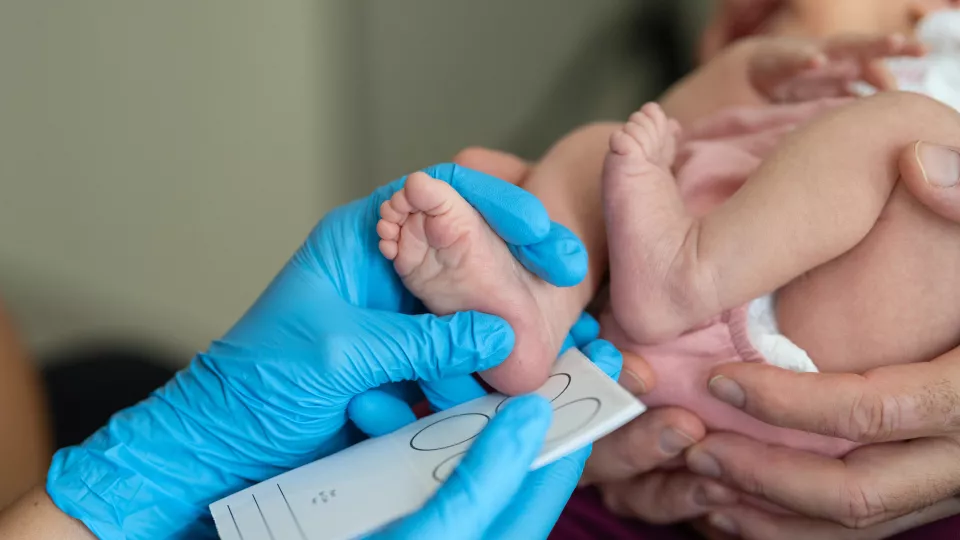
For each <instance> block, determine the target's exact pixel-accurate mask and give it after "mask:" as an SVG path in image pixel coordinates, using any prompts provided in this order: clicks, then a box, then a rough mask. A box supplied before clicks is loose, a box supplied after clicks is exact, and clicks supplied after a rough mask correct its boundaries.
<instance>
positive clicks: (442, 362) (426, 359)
mask: <svg viewBox="0 0 960 540" xmlns="http://www.w3.org/2000/svg"><path fill="white" fill-rule="evenodd" d="M374 316H375V317H377V321H376V325H375V326H372V327H373V328H376V332H371V336H370V337H369V339H370V340H376V341H379V343H378V345H381V347H378V348H379V349H380V350H387V351H389V356H391V357H392V358H384V357H380V358H378V359H377V360H376V361H377V363H378V366H377V367H378V368H379V369H377V370H375V371H376V372H377V374H376V378H377V381H376V383H377V385H380V384H386V383H389V382H401V381H414V380H418V381H436V380H440V379H444V378H449V377H456V376H459V375H469V374H471V373H476V372H478V371H484V370H487V369H490V368H492V367H494V366H497V365H499V364H500V363H501V362H503V361H504V360H505V359H506V358H507V356H509V355H510V351H512V350H513V342H514V335H513V329H511V328H510V325H509V324H507V322H506V321H505V320H503V319H501V318H500V317H496V316H494V315H487V314H486V313H480V312H476V311H466V312H461V313H455V314H453V315H447V316H443V317H438V316H436V315H401V314H395V313H383V312H377V313H375V314H374Z"/></svg>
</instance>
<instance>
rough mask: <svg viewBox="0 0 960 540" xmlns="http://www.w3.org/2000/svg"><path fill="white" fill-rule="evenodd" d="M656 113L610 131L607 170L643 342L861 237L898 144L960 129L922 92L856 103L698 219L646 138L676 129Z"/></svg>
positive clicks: (620, 292) (607, 191) (628, 300)
mask: <svg viewBox="0 0 960 540" xmlns="http://www.w3.org/2000/svg"><path fill="white" fill-rule="evenodd" d="M891 111H897V112H896V113H895V114H894V113H891ZM658 112H659V111H658V110H657V109H655V108H653V107H650V108H648V109H646V110H645V111H643V112H642V113H641V114H639V115H636V116H635V117H632V118H631V122H629V123H628V124H627V126H626V127H625V128H624V131H623V132H621V133H618V134H617V135H615V136H614V138H612V139H611V150H612V151H611V153H610V155H609V157H608V160H607V163H606V166H605V173H604V199H605V205H606V210H607V220H608V229H609V230H610V243H611V250H610V251H611V260H610V271H611V300H612V308H613V311H614V314H615V315H616V318H617V320H618V322H619V323H620V324H621V326H623V328H624V330H625V331H626V332H627V334H628V335H630V336H631V338H633V339H634V340H637V341H640V342H656V341H661V340H665V339H669V338H671V337H673V336H676V335H679V334H680V333H682V332H684V331H686V330H688V329H690V328H691V327H693V326H695V325H697V324H699V323H702V322H704V321H706V320H708V319H709V318H711V317H712V316H715V315H717V314H719V313H721V312H722V311H723V310H726V309H730V308H733V307H736V306H739V305H742V304H744V303H746V302H747V301H749V300H751V299H754V298H757V297H760V296H762V295H764V294H767V293H770V292H772V291H774V290H776V289H778V288H780V287H782V286H783V285H785V284H787V283H788V282H790V281H791V280H793V279H794V278H796V277H797V276H799V275H801V274H803V273H804V272H806V271H808V270H810V269H812V268H815V267H817V266H820V265H822V264H824V263H826V262H828V261H830V260H832V259H834V258H836V257H838V256H839V255H841V254H843V253H845V252H847V251H848V250H850V249H851V248H853V247H854V246H856V245H857V244H858V243H860V241H861V240H863V239H864V238H865V237H866V236H867V234H868V233H869V232H870V230H871V229H872V228H873V227H874V225H875V224H876V222H877V218H878V217H879V216H880V213H881V210H883V208H884V206H885V205H886V204H887V200H888V199H889V198H890V194H891V192H892V190H893V187H894V185H895V183H896V181H897V178H898V171H897V156H898V155H899V151H900V149H901V148H902V147H903V146H905V145H906V144H908V143H909V142H910V141H913V140H917V139H921V138H925V137H926V138H930V137H933V138H934V139H937V138H939V139H947V135H946V134H947V133H949V132H950V131H951V130H953V131H955V130H956V128H957V126H958V124H957V120H956V113H954V112H953V111H952V110H951V109H948V108H947V107H945V106H942V105H940V104H938V103H936V102H933V101H932V100H929V99H927V98H923V97H921V96H917V95H912V94H903V93H889V94H881V95H878V96H875V97H872V98H869V99H864V100H861V101H858V102H855V103H853V104H851V105H848V106H845V107H842V108H840V109H837V110H835V111H833V112H831V113H828V114H825V115H824V116H822V117H820V118H818V119H816V120H814V121H813V122H811V123H810V124H808V125H807V126H806V127H804V128H803V129H801V130H799V131H798V132H796V133H795V134H793V135H791V136H790V137H788V138H787V139H786V140H785V141H784V143H783V145H782V146H781V148H780V149H779V150H778V151H777V152H775V153H774V154H773V155H772V156H771V157H770V158H768V159H767V160H766V161H765V162H764V164H763V165H762V166H761V167H760V169H759V170H758V171H757V172H756V173H755V174H754V175H753V176H752V177H751V178H750V179H749V180H748V181H747V182H746V184H745V185H744V186H743V188H741V189H740V190H739V191H738V192H737V193H736V194H735V195H734V196H733V197H732V198H731V199H730V200H728V201H727V202H726V203H724V204H723V205H722V206H720V207H719V208H717V209H716V210H715V211H714V212H712V213H710V214H708V215H707V216H705V217H703V218H701V219H695V218H693V217H691V216H689V215H688V214H687V212H686V210H685V209H684V207H683V205H682V204H681V203H680V200H679V196H678V194H677V190H676V187H675V184H674V182H673V180H672V177H670V175H669V173H668V170H669V168H668V166H669V160H668V159H666V158H669V157H670V156H669V155H666V154H665V153H664V151H663V149H664V148H669V145H668V144H665V143H651V142H650V139H654V138H657V137H668V136H669V134H668V132H665V131H663V130H662V129H658V128H657V126H658V125H661V124H662V121H661V120H660V119H659V118H658V117H657V113H658ZM644 138H646V139H647V141H646V142H645V143H644V142H642V140H643V139H644ZM651 151H652V154H651ZM658 152H659V153H658Z"/></svg>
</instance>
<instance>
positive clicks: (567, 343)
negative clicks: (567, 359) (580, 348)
mask: <svg viewBox="0 0 960 540" xmlns="http://www.w3.org/2000/svg"><path fill="white" fill-rule="evenodd" d="M576 347H577V342H576V340H575V339H574V337H573V334H572V333H571V334H567V337H565V338H564V339H563V345H560V353H559V354H561V355H562V354H563V353H565V352H567V351H568V350H570V349H574V348H576Z"/></svg>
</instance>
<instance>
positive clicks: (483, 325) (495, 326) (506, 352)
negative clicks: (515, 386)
mask: <svg viewBox="0 0 960 540" xmlns="http://www.w3.org/2000/svg"><path fill="white" fill-rule="evenodd" d="M471 317H472V322H473V324H472V327H473V338H474V342H475V343H476V348H477V353H478V356H479V358H478V365H477V367H476V368H477V369H476V371H483V370H486V369H490V368H492V367H495V366H498V365H500V364H501V363H502V362H503V361H504V360H506V359H507V357H508V356H510V353H511V352H512V351H513V344H514V341H515V336H514V333H513V328H511V327H510V325H509V324H508V323H507V321H505V320H503V319H501V318H500V317H497V316H496V315H489V314H487V313H480V312H472V313H471Z"/></svg>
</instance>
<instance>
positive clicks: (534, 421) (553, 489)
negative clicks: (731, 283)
mask: <svg viewBox="0 0 960 540" xmlns="http://www.w3.org/2000/svg"><path fill="white" fill-rule="evenodd" d="M588 324H589V323H588ZM582 350H583V352H584V354H586V355H587V356H588V357H589V358H590V359H591V360H593V362H594V363H595V364H596V365H597V366H598V367H600V368H601V369H602V370H603V371H604V372H605V373H607V374H608V375H610V376H611V377H613V378H617V377H619V374H620V365H621V362H622V357H621V356H620V352H619V351H617V349H616V348H614V347H613V345H611V344H610V343H608V342H606V341H601V340H597V341H593V342H592V343H590V344H589V345H587V346H586V347H583V349H582ZM365 397H366V396H365ZM377 399H383V400H389V399H391V397H390V396H389V395H381V397H379V398H377ZM395 406H396V408H398V409H400V408H402V407H403V406H402V405H401V404H399V403H395ZM357 409H359V406H351V413H352V414H351V417H352V418H363V419H364V420H367V421H373V420H374V419H373V417H372V416H369V415H365V414H364V413H362V412H360V411H359V410H357ZM412 414H413V413H410V415H411V416H412ZM358 415H359V416H358ZM552 416H553V411H552V408H551V406H550V404H549V403H548V402H547V401H546V400H545V399H543V398H541V397H539V396H524V397H522V398H517V399H515V400H514V401H513V402H511V404H510V405H508V406H507V407H504V409H503V411H501V412H500V413H499V414H497V415H496V416H494V417H493V419H492V420H491V421H490V424H489V425H488V426H487V427H486V428H485V429H484V430H483V432H482V433H481V434H480V436H479V437H478V438H477V441H476V442H475V443H474V444H473V446H471V448H470V450H469V452H467V455H466V456H465V457H464V458H463V461H461V462H460V465H459V466H458V467H457V468H456V469H455V470H454V472H453V474H451V475H450V478H449V479H448V480H447V482H446V483H445V484H444V485H443V486H442V487H441V488H440V490H439V491H438V492H437V493H436V494H435V495H434V497H433V498H432V499H431V500H430V501H429V502H428V503H427V504H426V505H425V506H424V507H423V509H421V510H420V511H419V512H417V513H415V514H413V515H411V516H409V517H407V518H405V519H403V520H401V521H399V522H397V523H395V524H394V525H393V526H391V527H388V528H387V529H386V530H385V531H383V532H381V533H379V534H377V535H374V539H376V540H387V539H390V540H392V539H404V538H411V539H414V538H417V539H419V538H463V539H470V538H476V539H484V538H489V539H497V540H500V539H505V538H517V539H524V540H526V539H533V538H546V537H547V535H548V534H549V533H550V530H551V529H553V526H554V524H556V522H557V519H558V518H559V517H560V512H561V511H562V510H563V507H564V506H565V505H566V503H567V500H568V499H569V498H570V495H571V494H572V493H573V490H574V488H576V486H577V482H578V481H579V480H580V474H581V473H582V472H583V465H584V463H585V462H586V460H587V458H588V457H589V456H590V450H591V447H590V446H588V447H586V448H583V449H581V450H578V451H577V452H574V453H573V454H570V455H569V456H566V457H564V458H562V459H560V460H558V461H556V462H554V463H551V464H550V465H547V466H546V467H543V468H540V469H538V470H536V471H533V472H530V465H531V464H532V463H533V460H534V459H536V457H537V455H538V454H539V452H540V448H541V447H542V446H543V441H544V437H545V436H546V433H547V430H548V429H549V428H550V420H551V418H552ZM391 417H392V418H394V419H399V418H401V417H402V415H400V414H397V413H394V414H392V415H391ZM371 426H376V427H375V428H374V429H378V430H381V432H382V433H386V432H389V431H392V430H393V429H399V428H400V427H402V426H403V424H399V425H395V426H388V425H387V424H386V423H385V422H383V421H380V422H379V423H376V424H371V423H366V427H371ZM391 427H392V428H393V429H390V428H391Z"/></svg>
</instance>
